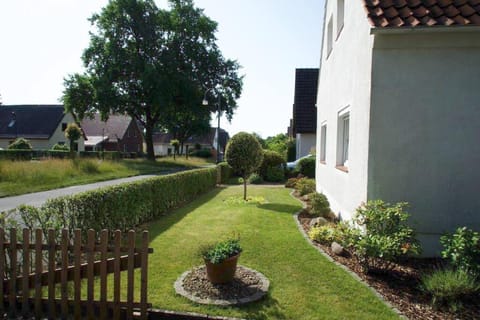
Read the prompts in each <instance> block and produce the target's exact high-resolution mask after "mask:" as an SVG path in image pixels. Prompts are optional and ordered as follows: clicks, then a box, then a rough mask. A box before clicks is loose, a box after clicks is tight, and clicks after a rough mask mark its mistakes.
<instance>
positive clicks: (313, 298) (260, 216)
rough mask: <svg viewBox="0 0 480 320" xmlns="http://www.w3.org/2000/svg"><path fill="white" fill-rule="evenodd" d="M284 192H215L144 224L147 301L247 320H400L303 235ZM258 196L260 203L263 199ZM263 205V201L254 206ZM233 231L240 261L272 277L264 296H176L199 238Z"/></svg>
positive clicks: (213, 237) (238, 189) (295, 206)
mask: <svg viewBox="0 0 480 320" xmlns="http://www.w3.org/2000/svg"><path fill="white" fill-rule="evenodd" d="M289 192H290V190H288V189H285V188H279V187H276V188H272V187H265V186H263V187H262V186H249V187H248V193H249V196H252V197H254V200H256V201H252V203H248V204H247V203H243V202H242V201H237V199H240V196H241V194H242V188H241V186H232V187H227V188H222V189H216V190H214V191H212V192H210V193H208V194H206V195H204V196H202V197H200V198H199V199H198V200H196V201H194V202H193V203H191V204H190V205H188V206H186V207H184V208H181V209H178V210H176V211H175V212H173V213H171V214H169V215H167V216H165V217H162V218H161V219H159V220H158V221H156V222H153V223H151V224H150V225H149V230H150V238H151V247H153V249H154V253H153V254H152V255H150V257H149V259H150V260H149V266H150V267H149V281H148V283H149V301H150V302H152V303H153V306H154V307H157V308H163V309H169V310H177V311H189V312H199V313H203V314H209V315H222V316H233V317H242V318H248V319H398V316H397V315H396V314H395V313H394V312H393V311H391V310H390V309H389V308H388V307H386V306H385V305H384V304H383V303H382V302H381V301H380V300H379V299H378V298H377V297H376V296H375V295H374V294H373V293H372V292H371V291H370V290H368V289H367V288H366V287H365V286H364V285H363V284H361V283H359V282H358V281H357V280H355V279H354V278H353V277H352V276H350V275H349V274H348V273H346V272H345V271H344V270H343V269H341V268H339V267H337V266H336V265H335V264H333V263H331V262H329V261H328V260H327V259H326V258H324V257H323V256H322V255H321V254H320V253H319V252H318V251H317V250H315V249H314V248H313V247H312V246H310V245H309V244H308V243H307V241H306V240H305V239H304V238H303V237H302V235H301V234H300V232H299V231H298V229H297V226H296V224H295V221H294V219H293V213H295V212H296V211H297V210H299V209H300V208H301V205H300V203H299V202H298V201H297V200H295V199H293V198H292V197H291V196H290V195H289ZM261 200H263V201H261ZM260 202H262V203H260ZM232 232H239V233H240V237H241V243H242V246H243V248H244V251H243V253H242V255H241V257H240V261H239V263H240V264H242V265H245V266H247V267H250V268H253V269H256V270H258V271H260V272H262V273H263V274H264V275H265V276H267V278H269V279H270V291H269V295H268V296H267V297H266V298H265V299H264V300H262V301H260V302H256V303H253V304H250V305H246V306H241V307H229V308H221V307H213V306H203V305H199V304H195V303H193V302H190V301H189V300H187V299H186V298H183V297H181V296H178V295H176V294H175V291H174V289H173V283H174V282H175V280H176V279H177V277H179V276H180V275H181V274H182V273H183V272H184V271H186V270H188V269H190V268H192V267H194V266H197V265H200V264H201V263H202V261H201V259H200V257H199V256H198V254H197V251H198V247H199V246H200V245H202V244H204V243H207V242H211V241H213V240H216V239H218V238H221V237H224V236H228V235H231V234H232Z"/></svg>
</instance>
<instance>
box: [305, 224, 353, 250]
mask: <svg viewBox="0 0 480 320" xmlns="http://www.w3.org/2000/svg"><path fill="white" fill-rule="evenodd" d="M357 233H358V230H357V229H355V228H352V227H350V226H349V225H348V224H347V223H344V222H340V223H337V224H326V225H323V226H319V227H313V228H311V229H310V231H309V232H308V236H309V238H310V239H312V240H315V241H317V242H319V243H322V244H325V245H330V244H331V243H332V242H334V241H335V242H337V243H339V244H341V245H342V246H344V247H345V248H348V247H351V245H352V241H351V240H352V238H353V237H354V235H356V234H357Z"/></svg>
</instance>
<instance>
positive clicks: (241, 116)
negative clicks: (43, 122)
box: [0, 0, 324, 138]
mask: <svg viewBox="0 0 480 320" xmlns="http://www.w3.org/2000/svg"><path fill="white" fill-rule="evenodd" d="M107 2H108V1H106V0H42V1H38V0H15V1H1V2H0V95H1V96H2V102H3V104H59V103H60V101H59V99H60V98H61V96H62V91H63V89H64V87H63V79H64V78H65V77H66V76H67V75H69V74H72V73H77V72H83V71H84V69H83V65H82V61H81V55H82V53H83V50H84V49H85V48H86V47H87V46H88V44H89V39H90V38H89V31H91V30H92V28H91V25H90V22H88V20H87V19H88V18H89V17H90V16H91V15H92V14H93V13H96V12H99V11H100V10H101V8H102V7H103V6H105V5H106V3H107ZM155 2H156V3H157V5H158V6H159V7H161V8H168V4H167V0H156V1H155ZM195 5H196V6H197V7H199V8H203V9H204V12H205V14H206V15H207V16H208V17H210V18H211V19H213V20H215V21H216V22H217V23H218V31H217V34H216V35H217V39H218V42H217V43H218V45H219V47H220V49H221V51H222V53H223V55H224V56H225V57H226V58H228V59H233V60H237V61H238V62H239V63H240V65H241V66H242V69H240V74H241V75H244V85H243V92H242V96H241V98H240V99H239V100H238V101H237V103H238V109H237V110H236V112H235V115H234V116H233V119H232V122H231V123H228V121H227V120H226V119H225V118H223V117H222V119H221V127H222V128H224V129H226V130H227V131H228V132H229V133H230V135H231V136H232V135H233V134H235V133H237V132H240V131H246V132H256V133H258V134H260V135H261V136H262V137H263V138H266V137H268V136H273V135H276V134H279V133H286V131H287V127H288V125H289V119H290V118H291V117H292V106H293V98H294V84H295V68H318V67H319V63H320V46H321V40H322V39H321V36H322V19H323V9H324V0H195ZM212 118H215V115H213V116H212ZM212 126H216V121H215V120H212Z"/></svg>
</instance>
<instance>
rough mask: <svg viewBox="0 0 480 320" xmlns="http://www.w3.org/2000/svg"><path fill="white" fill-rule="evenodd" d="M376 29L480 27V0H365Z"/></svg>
mask: <svg viewBox="0 0 480 320" xmlns="http://www.w3.org/2000/svg"><path fill="white" fill-rule="evenodd" d="M363 2H364V5H365V8H366V10H367V13H368V19H369V20H370V23H371V24H372V25H373V26H374V27H417V26H423V27H432V26H468V25H475V26H480V0H363Z"/></svg>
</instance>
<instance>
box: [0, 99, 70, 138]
mask: <svg viewBox="0 0 480 320" xmlns="http://www.w3.org/2000/svg"><path fill="white" fill-rule="evenodd" d="M63 117H64V108H63V105H1V106H0V138H3V139H13V138H15V137H24V138H27V139H49V138H50V137H51V136H52V134H53V133H54V132H55V130H56V129H57V127H58V125H59V124H60V122H61V121H62V119H63Z"/></svg>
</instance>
